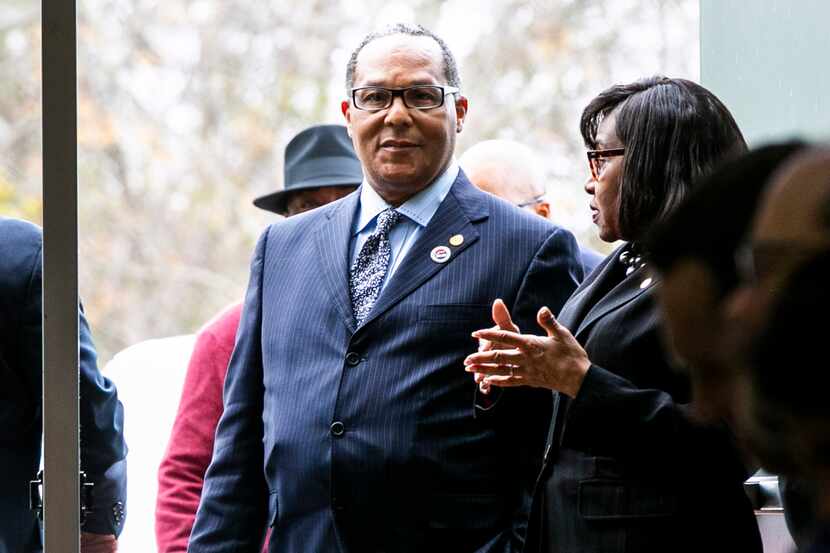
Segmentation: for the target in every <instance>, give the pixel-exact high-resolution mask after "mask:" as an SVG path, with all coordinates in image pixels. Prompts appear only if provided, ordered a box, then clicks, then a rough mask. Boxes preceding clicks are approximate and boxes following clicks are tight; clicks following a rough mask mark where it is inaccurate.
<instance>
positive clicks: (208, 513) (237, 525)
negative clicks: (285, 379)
mask: <svg viewBox="0 0 830 553" xmlns="http://www.w3.org/2000/svg"><path fill="white" fill-rule="evenodd" d="M267 234H268V231H267V230H266V231H265V233H264V234H263V235H262V237H261V238H260V239H259V242H258V243H257V246H256V251H255V253H254V258H253V262H252V263H251V276H250V282H249V284H248V291H247V293H246V295H245V306H244V308H243V311H242V318H241V320H240V323H239V330H238V333H237V340H236V347H235V348H234V351H233V354H232V356H231V361H230V364H229V366H228V376H227V379H226V381H225V392H224V400H225V402H224V403H225V410H224V412H223V414H222V417H221V419H220V420H219V426H218V428H217V431H216V441H215V443H214V450H213V460H212V462H211V464H210V467H209V468H208V471H207V474H206V475H205V482H204V488H203V490H202V499H201V503H200V505H199V510H198V512H197V514H196V522H195V523H194V526H193V532H192V534H191V536H190V543H189V545H188V549H187V550H188V551H190V552H198V553H211V552H218V551H223V552H224V551H248V552H251V553H253V552H256V551H258V550H260V549H261V547H262V542H263V538H264V534H265V526H266V516H267V512H268V504H267V501H268V495H267V490H268V488H267V483H266V481H265V478H264V475H263V468H262V462H263V461H262V459H263V443H262V438H263V424H262V417H263V384H262V374H263V368H262V346H261V343H262V341H261V322H262V273H263V265H264V258H265V253H266V243H267Z"/></svg>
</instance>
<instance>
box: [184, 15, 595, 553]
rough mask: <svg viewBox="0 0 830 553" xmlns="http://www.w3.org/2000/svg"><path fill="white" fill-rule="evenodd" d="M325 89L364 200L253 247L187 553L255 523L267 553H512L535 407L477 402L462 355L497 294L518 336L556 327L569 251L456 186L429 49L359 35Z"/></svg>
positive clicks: (447, 65)
mask: <svg viewBox="0 0 830 553" xmlns="http://www.w3.org/2000/svg"><path fill="white" fill-rule="evenodd" d="M346 83H347V84H346V88H347V94H348V96H347V97H348V99H347V100H345V101H343V103H342V111H343V114H344V116H345V118H346V122H347V127H348V129H349V133H350V135H351V137H352V140H353V142H354V146H355V151H356V152H357V155H358V157H359V158H360V160H361V162H362V165H363V170H364V175H365V178H364V181H363V184H362V185H361V187H360V189H359V191H358V192H357V193H355V194H352V195H350V196H347V197H346V198H344V199H343V200H339V201H337V202H334V203H332V204H329V205H327V206H325V207H323V208H321V209H319V210H315V211H313V212H311V213H308V214H305V215H302V216H299V217H292V218H290V219H287V220H285V221H282V222H280V223H278V224H275V225H273V226H271V227H270V228H269V229H268V230H267V231H266V232H265V233H264V234H263V236H262V237H261V239H260V241H259V243H258V245H257V248H256V253H255V255H254V259H253V262H252V267H251V268H252V270H251V278H250V285H249V288H248V293H247V296H246V300H245V306H244V308H243V313H242V319H241V322H240V326H239V333H238V335H237V340H236V347H235V349H234V353H233V355H232V357H231V362H230V366H229V372H228V377H227V383H226V386H225V411H224V413H223V415H222V418H221V420H220V422H219V427H218V430H217V434H216V445H215V448H214V456H213V460H212V462H211V466H210V468H209V469H208V472H207V476H206V479H205V485H204V490H203V494H202V501H201V504H200V506H199V512H198V514H197V516H196V523H195V525H194V528H193V533H192V535H191V539H190V546H189V548H188V551H191V552H199V553H212V552H220V551H221V552H231V551H233V552H250V553H254V552H256V551H258V549H259V548H260V547H261V544H262V538H263V534H264V532H265V529H266V527H270V528H271V538H270V543H269V551H271V552H286V553H288V552H297V553H300V552H303V553H305V552H308V551H361V552H363V551H366V552H370V551H396V552H402V551H411V552H422V551H454V552H461V553H464V552H479V553H485V552H496V551H499V552H503V551H518V550H520V549H521V546H522V541H523V536H524V529H525V526H526V518H527V510H528V508H529V501H530V494H531V490H532V487H533V483H534V481H535V478H536V475H537V471H538V469H539V468H540V461H541V455H542V451H543V449H544V444H545V438H546V433H547V422H546V421H547V420H549V414H550V408H551V405H550V403H551V398H550V394H547V393H544V392H539V391H535V390H530V389H522V388H515V389H511V390H504V391H503V393H496V394H491V396H489V397H487V398H482V397H481V396H478V395H477V391H476V385H475V383H474V382H473V379H472V378H470V375H469V374H467V373H465V371H464V368H463V360H464V358H465V356H466V355H468V354H470V353H472V352H474V351H475V350H476V346H477V344H476V342H475V341H474V340H473V339H472V338H471V336H470V334H471V332H472V331H474V330H475V329H477V328H481V327H482V326H487V325H488V324H489V321H490V315H491V312H490V306H491V305H492V303H493V301H494V300H495V299H496V298H502V299H503V300H504V301H505V302H506V303H507V304H508V305H509V306H510V308H511V310H512V312H513V313H514V315H515V316H516V319H517V323H518V324H520V325H522V326H523V327H528V328H529V327H531V326H532V325H533V324H534V323H535V318H536V312H537V310H538V309H539V307H540V306H542V305H548V306H550V307H551V308H552V309H553V310H554V311H555V312H558V310H559V308H560V307H561V306H562V304H563V303H564V301H565V299H566V298H567V297H568V296H569V295H570V294H571V292H572V291H573V290H574V289H575V287H576V283H577V281H578V279H579V278H581V276H582V267H581V265H580V264H579V261H578V258H577V255H578V253H577V248H576V242H575V240H574V239H573V236H572V235H571V234H570V233H568V232H567V231H564V230H562V229H559V228H557V227H555V226H553V225H550V224H549V223H545V222H544V221H542V220H541V219H540V218H538V217H536V216H533V215H531V214H529V213H526V212H523V211H521V210H519V209H516V208H515V207H512V206H509V205H505V203H504V202H501V201H498V200H496V199H495V198H493V197H492V196H491V195H489V194H485V193H483V192H481V191H480V190H478V189H477V188H475V187H474V186H473V185H472V184H470V182H469V181H468V180H467V178H466V176H465V175H464V173H463V172H462V171H460V170H459V168H458V165H457V164H456V163H455V161H454V159H453V153H454V150H455V135H456V134H457V133H459V132H461V130H462V128H463V125H464V120H465V118H466V115H467V107H468V103H467V99H466V98H465V97H464V96H462V95H461V94H460V88H461V85H460V79H459V76H458V71H457V67H456V63H455V59H454V58H453V55H452V53H451V52H450V50H449V48H448V47H447V46H446V44H445V43H444V42H443V41H442V40H441V39H440V38H438V37H437V36H435V35H434V34H433V33H431V32H430V31H428V30H426V29H424V28H422V27H420V26H410V25H395V26H391V27H388V28H386V29H384V30H382V31H380V32H376V33H372V34H370V35H368V36H367V37H366V38H364V40H363V41H362V42H361V44H360V45H359V46H358V47H357V48H356V49H355V51H354V53H353V54H352V56H351V59H350V61H349V63H348V66H347V71H346ZM520 421H521V424H519V422H520ZM517 429H519V430H517Z"/></svg>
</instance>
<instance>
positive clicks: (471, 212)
mask: <svg viewBox="0 0 830 553" xmlns="http://www.w3.org/2000/svg"><path fill="white" fill-rule="evenodd" d="M482 194H483V192H480V191H479V190H478V189H475V188H473V185H472V184H470V182H469V181H468V180H467V177H466V176H465V175H464V172H463V171H459V173H458V178H456V180H455V182H454V183H453V186H452V188H451V189H450V192H449V194H447V197H446V198H444V201H443V202H441V205H440V206H439V207H438V210H437V211H436V212H435V215H433V216H432V219H431V220H430V222H429V224H428V225H427V227H426V228H425V229H424V230H423V232H422V233H421V235H420V236H419V237H418V239H417V240H416V241H415V244H413V245H412V248H411V249H410V250H409V252H408V253H407V254H406V257H405V258H404V259H403V262H402V263H401V265H400V267H398V270H397V271H395V274H394V275H392V278H391V279H390V280H389V282H388V283H387V284H386V287H385V288H384V289H383V291H382V292H381V293H380V296H379V297H378V299H377V303H375V305H374V307H373V308H372V312H371V313H369V316H368V317H367V318H366V320H365V321H364V324H363V326H366V325H368V324H370V323H371V322H372V321H373V320H374V319H376V318H377V317H379V316H380V315H381V314H383V313H384V312H385V311H387V310H388V309H389V308H390V307H392V306H393V305H395V304H396V303H398V302H399V301H401V299H403V298H404V297H405V296H406V295H408V294H409V293H411V292H412V291H413V290H415V289H416V288H418V286H420V285H421V284H422V283H424V282H425V281H426V280H427V279H429V278H430V277H432V276H433V275H434V274H435V273H437V272H438V271H440V270H441V269H443V268H444V267H446V266H448V265H450V264H451V263H453V261H454V260H455V259H456V258H457V257H458V255H459V254H460V253H461V252H463V251H464V250H465V249H467V248H469V247H470V246H471V245H472V244H474V243H475V242H476V241H477V240H478V238H479V233H478V230H476V228H475V226H474V225H473V224H472V223H473V222H474V221H479V220H482V219H485V218H486V217H487V215H488V212H487V207H486V205H485V203H484V198H483V197H482ZM455 234H460V235H462V236H463V237H464V242H463V243H462V244H461V245H460V246H457V247H452V246H450V244H449V239H450V237H451V236H453V235H455ZM436 246H447V247H450V249H451V250H452V255H451V256H450V258H449V260H447V261H446V262H444V263H437V262H435V261H433V260H432V259H431V257H430V253H431V252H432V249H433V248H435V247H436Z"/></svg>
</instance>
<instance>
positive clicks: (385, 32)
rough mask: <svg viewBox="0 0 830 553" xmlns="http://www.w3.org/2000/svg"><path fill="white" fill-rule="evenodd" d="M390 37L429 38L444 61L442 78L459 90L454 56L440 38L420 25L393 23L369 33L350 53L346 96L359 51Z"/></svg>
mask: <svg viewBox="0 0 830 553" xmlns="http://www.w3.org/2000/svg"><path fill="white" fill-rule="evenodd" d="M392 35H409V36H425V37H429V38H431V39H432V40H434V41H435V42H436V43H438V46H439V47H440V48H441V56H442V58H443V60H444V77H445V78H446V79H447V84H448V85H450V86H454V87H456V88H461V77H460V76H459V75H458V65H457V64H456V63H455V56H453V55H452V52H450V49H449V47H448V46H447V43H446V42H444V41H443V40H441V37H439V36H438V35H436V34H435V33H433V32H432V31H430V30H428V29H425V28H424V27H422V26H421V25H414V24H408V23H395V24H394V25H389V26H387V27H384V28H383V29H381V30H379V31H375V32H372V33H369V34H368V35H366V36H365V37H363V40H362V41H361V42H360V44H358V46H357V48H355V50H354V52H352V55H351V57H350V58H349V63H348V65H346V93H347V94H351V90H352V87H353V86H354V74H355V69H356V68H357V56H358V55H360V51H361V50H363V47H364V46H366V45H367V44H369V43H370V42H372V41H373V40H377V39H379V38H383V37H387V36H392Z"/></svg>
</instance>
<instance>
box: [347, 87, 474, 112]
mask: <svg viewBox="0 0 830 553" xmlns="http://www.w3.org/2000/svg"><path fill="white" fill-rule="evenodd" d="M458 91H459V89H458V88H457V87H454V86H446V85H432V84H429V85H416V86H408V87H406V88H385V87H382V86H360V87H357V88H353V89H352V105H354V107H356V108H357V109H361V110H364V111H380V110H384V109H387V108H388V107H389V106H391V105H392V102H393V101H394V100H395V97H396V96H400V97H401V99H402V100H403V104H404V105H405V106H406V107H408V108H410V109H433V108H440V107H441V106H443V105H444V98H445V97H446V96H447V94H455V93H456V92H458Z"/></svg>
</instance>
